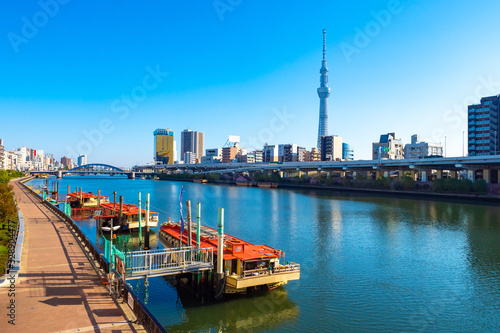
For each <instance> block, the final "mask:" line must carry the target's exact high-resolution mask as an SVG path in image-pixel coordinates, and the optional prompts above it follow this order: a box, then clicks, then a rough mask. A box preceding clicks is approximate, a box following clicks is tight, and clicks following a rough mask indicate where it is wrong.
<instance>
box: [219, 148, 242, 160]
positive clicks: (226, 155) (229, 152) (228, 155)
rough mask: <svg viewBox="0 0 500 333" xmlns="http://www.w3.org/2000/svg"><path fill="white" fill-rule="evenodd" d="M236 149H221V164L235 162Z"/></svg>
mask: <svg viewBox="0 0 500 333" xmlns="http://www.w3.org/2000/svg"><path fill="white" fill-rule="evenodd" d="M238 150H239V149H238V147H237V144H236V147H223V148H222V163H232V162H236V158H237V155H238Z"/></svg>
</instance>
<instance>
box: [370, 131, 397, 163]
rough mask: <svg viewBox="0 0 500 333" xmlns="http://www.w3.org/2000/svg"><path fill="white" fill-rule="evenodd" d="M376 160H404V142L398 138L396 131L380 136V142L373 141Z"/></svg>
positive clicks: (373, 152) (373, 154)
mask: <svg viewBox="0 0 500 333" xmlns="http://www.w3.org/2000/svg"><path fill="white" fill-rule="evenodd" d="M372 156H373V159H374V160H378V159H380V160H402V159H403V158H404V150H403V142H402V141H401V139H397V138H396V133H395V132H394V133H387V134H382V135H381V136H380V141H379V142H374V143H372Z"/></svg>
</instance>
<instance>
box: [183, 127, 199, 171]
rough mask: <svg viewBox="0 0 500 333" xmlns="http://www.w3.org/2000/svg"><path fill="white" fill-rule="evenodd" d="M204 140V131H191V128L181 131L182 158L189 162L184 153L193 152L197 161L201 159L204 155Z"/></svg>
mask: <svg viewBox="0 0 500 333" xmlns="http://www.w3.org/2000/svg"><path fill="white" fill-rule="evenodd" d="M203 140H204V136H203V133H202V132H197V131H191V130H190V129H186V130H184V131H182V133H181V160H182V161H184V163H187V162H186V161H185V160H184V156H185V155H184V154H185V153H187V152H192V153H194V154H195V155H196V159H197V161H201V158H202V157H203V153H204V148H203Z"/></svg>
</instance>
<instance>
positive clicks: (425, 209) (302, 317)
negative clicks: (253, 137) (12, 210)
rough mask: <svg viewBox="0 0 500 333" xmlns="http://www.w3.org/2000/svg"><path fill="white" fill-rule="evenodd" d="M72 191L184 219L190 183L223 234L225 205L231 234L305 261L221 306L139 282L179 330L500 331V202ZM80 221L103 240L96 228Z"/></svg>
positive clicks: (147, 187) (105, 181)
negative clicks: (296, 276)
mask: <svg viewBox="0 0 500 333" xmlns="http://www.w3.org/2000/svg"><path fill="white" fill-rule="evenodd" d="M31 184H34V185H35V186H36V185H37V184H40V181H38V180H35V181H33V182H32V183H31ZM67 184H70V185H71V186H72V190H73V189H74V188H75V186H79V187H82V189H83V190H84V191H91V192H94V193H97V190H98V189H101V191H102V193H101V194H102V195H106V196H110V197H111V199H112V192H113V191H115V190H116V191H117V192H118V195H123V197H124V201H125V202H126V203H137V193H138V192H142V193H143V199H144V198H145V193H150V194H151V209H152V210H154V211H157V212H159V213H160V222H163V221H166V220H167V218H168V217H169V216H170V217H171V218H172V219H173V220H179V192H180V189H181V186H183V187H184V194H183V199H184V200H191V201H192V202H193V205H195V203H196V202H201V204H202V221H203V224H205V225H208V226H211V227H213V228H216V225H217V210H218V208H219V207H222V208H224V209H225V232H226V233H227V234H230V235H233V236H236V237H239V238H242V239H245V240H247V241H250V242H252V243H255V244H266V245H269V246H272V247H274V248H277V249H281V250H283V251H285V252H286V260H287V261H293V262H297V263H300V264H301V279H300V280H299V281H291V282H290V283H289V284H288V285H286V286H284V287H281V288H278V289H276V290H274V291H270V292H267V293H263V294H259V295H250V296H243V297H237V298H231V299H227V300H225V301H224V302H221V303H215V304H203V305H201V304H197V303H196V302H193V301H192V300H191V299H190V298H189V297H186V295H183V294H179V293H178V291H177V289H176V288H175V287H173V286H172V284H171V283H169V282H167V280H166V279H164V278H161V277H160V278H151V279H149V281H148V285H147V287H146V286H144V282H143V280H134V281H131V285H132V287H133V288H134V290H135V291H136V292H137V293H138V294H139V295H140V297H142V299H143V300H144V302H146V303H147V306H148V308H149V309H150V311H151V312H152V313H153V314H154V315H155V316H156V317H157V319H158V320H159V321H160V322H161V323H162V324H163V325H164V326H165V328H166V329H167V330H168V331H169V332H219V331H228V332H235V331H287V332H401V331H404V332H438V331H445V332H500V208H499V207H496V206H492V205H480V204H477V203H467V202H466V201H463V202H450V201H436V200H414V199H407V198H391V197H376V196H372V195H368V194H357V193H356V194H349V193H345V192H326V191H312V190H307V191H305V190H304V191H303V190H288V189H260V188H245V187H234V186H223V185H212V184H195V183H188V182H174V181H152V180H140V179H135V180H128V179H126V178H122V177H108V176H102V177H98V176H96V177H89V176H85V177H81V176H72V177H65V178H64V179H62V180H61V181H60V190H61V193H62V192H65V191H66V185H67ZM79 224H80V226H81V228H82V230H83V231H84V232H85V234H87V235H88V237H89V239H91V240H93V241H96V238H97V235H96V231H95V224H94V223H93V222H91V221H81V222H79ZM136 242H137V240H136ZM97 243H99V242H98V241H97ZM98 246H101V244H98ZM156 246H161V244H158V243H157V239H156V237H154V236H153V237H152V247H153V248H155V247H156Z"/></svg>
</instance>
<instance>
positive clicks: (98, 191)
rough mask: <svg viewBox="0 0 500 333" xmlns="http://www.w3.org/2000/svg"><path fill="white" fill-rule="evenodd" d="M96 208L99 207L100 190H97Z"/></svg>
mask: <svg viewBox="0 0 500 333" xmlns="http://www.w3.org/2000/svg"><path fill="white" fill-rule="evenodd" d="M97 207H101V190H97Z"/></svg>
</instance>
